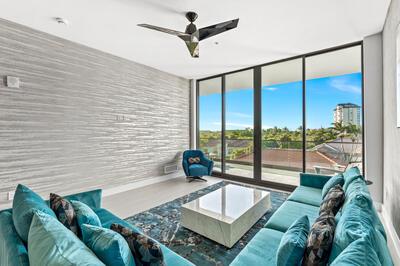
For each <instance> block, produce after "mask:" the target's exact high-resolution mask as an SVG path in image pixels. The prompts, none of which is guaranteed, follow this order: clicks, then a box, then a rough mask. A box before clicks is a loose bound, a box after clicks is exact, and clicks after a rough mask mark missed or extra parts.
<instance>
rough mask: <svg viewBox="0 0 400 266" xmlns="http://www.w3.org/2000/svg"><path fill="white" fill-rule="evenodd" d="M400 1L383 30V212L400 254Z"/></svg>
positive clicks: (395, 4) (392, 10)
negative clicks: (399, 97)
mask: <svg viewBox="0 0 400 266" xmlns="http://www.w3.org/2000/svg"><path fill="white" fill-rule="evenodd" d="M399 23H400V0H392V2H391V5H390V8H389V11H388V16H387V18H386V22H385V26H384V29H383V35H382V36H383V37H382V40H383V126H384V127H383V160H384V163H383V187H384V190H383V191H384V192H383V195H384V198H383V214H384V216H385V219H386V220H387V221H388V222H389V225H390V226H391V228H393V237H394V238H395V240H396V241H397V251H398V252H399V254H400V241H399V236H400V128H397V121H396V120H397V117H396V111H397V104H400V103H397V102H396V86H397V85H396V82H397V81H396V74H397V73H396V35H397V27H398V25H399Z"/></svg>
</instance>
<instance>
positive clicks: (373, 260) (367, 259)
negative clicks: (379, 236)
mask: <svg viewBox="0 0 400 266" xmlns="http://www.w3.org/2000/svg"><path fill="white" fill-rule="evenodd" d="M348 265H353V266H366V265H371V266H372V265H374V266H379V265H381V263H380V262H379V259H378V256H377V254H376V252H375V250H374V247H373V246H372V245H371V243H370V239H365V238H360V239H358V240H356V241H354V242H352V243H351V244H350V245H349V246H348V247H346V249H345V250H344V251H343V252H342V253H341V254H340V256H339V257H337V258H336V259H335V260H334V261H333V262H332V264H331V265H330V266H348Z"/></svg>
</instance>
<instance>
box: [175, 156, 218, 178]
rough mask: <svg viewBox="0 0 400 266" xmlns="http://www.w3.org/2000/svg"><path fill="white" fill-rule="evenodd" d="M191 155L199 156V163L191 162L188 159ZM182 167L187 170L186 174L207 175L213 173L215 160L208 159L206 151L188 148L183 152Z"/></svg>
mask: <svg viewBox="0 0 400 266" xmlns="http://www.w3.org/2000/svg"><path fill="white" fill-rule="evenodd" d="M190 157H199V158H200V163H199V164H190V163H189V162H188V159H189V158H190ZM182 167H183V170H184V171H185V174H186V176H205V175H211V173H212V170H213V167H214V162H213V161H211V160H209V159H207V157H205V156H204V153H203V152H202V151H200V150H187V151H184V152H183V155H182Z"/></svg>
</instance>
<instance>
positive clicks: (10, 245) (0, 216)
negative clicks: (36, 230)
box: [0, 211, 29, 266]
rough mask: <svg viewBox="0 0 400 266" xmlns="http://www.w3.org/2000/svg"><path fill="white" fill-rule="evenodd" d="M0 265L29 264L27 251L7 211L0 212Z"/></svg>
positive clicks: (18, 265) (21, 265)
mask: <svg viewBox="0 0 400 266" xmlns="http://www.w3.org/2000/svg"><path fill="white" fill-rule="evenodd" d="M0 265H14V266H29V258H28V251H27V250H26V247H25V245H24V243H23V242H22V239H21V238H20V237H19V236H18V234H17V231H16V230H15V227H14V222H13V220H12V214H11V213H10V212H8V211H3V212H1V213H0Z"/></svg>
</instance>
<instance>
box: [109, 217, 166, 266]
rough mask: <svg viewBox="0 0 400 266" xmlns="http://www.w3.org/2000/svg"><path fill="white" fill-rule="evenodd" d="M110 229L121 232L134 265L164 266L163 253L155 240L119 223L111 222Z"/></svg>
mask: <svg viewBox="0 0 400 266" xmlns="http://www.w3.org/2000/svg"><path fill="white" fill-rule="evenodd" d="M111 230H114V231H115V232H117V233H119V234H121V235H122V236H123V237H124V238H125V240H126V242H128V245H129V248H130V250H131V252H132V255H133V257H134V258H135V262H136V265H139V266H142V265H143V266H165V263H164V255H163V253H162V251H161V247H160V245H159V244H158V243H157V242H155V241H154V240H152V239H151V238H148V237H147V236H145V235H143V234H141V233H138V232H134V231H132V230H131V229H129V228H127V227H125V226H122V225H120V224H115V223H114V224H112V225H111Z"/></svg>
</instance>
